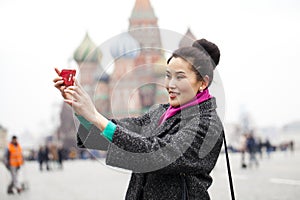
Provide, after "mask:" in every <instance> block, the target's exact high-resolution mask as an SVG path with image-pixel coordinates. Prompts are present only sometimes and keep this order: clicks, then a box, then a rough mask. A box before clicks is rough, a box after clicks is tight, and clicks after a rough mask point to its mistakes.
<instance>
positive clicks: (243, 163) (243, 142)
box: [240, 134, 247, 169]
mask: <svg viewBox="0 0 300 200" xmlns="http://www.w3.org/2000/svg"><path fill="white" fill-rule="evenodd" d="M246 151H247V135H246V134H243V135H242V137H241V140H240V152H241V168H243V169H245V168H247V164H246V159H245V156H246V155H245V154H246Z"/></svg>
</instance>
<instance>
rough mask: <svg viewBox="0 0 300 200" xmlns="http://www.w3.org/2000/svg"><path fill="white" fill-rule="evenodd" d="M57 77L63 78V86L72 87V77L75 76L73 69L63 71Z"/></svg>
mask: <svg viewBox="0 0 300 200" xmlns="http://www.w3.org/2000/svg"><path fill="white" fill-rule="evenodd" d="M59 75H60V76H61V77H62V78H63V80H64V85H65V86H71V85H74V81H73V77H74V76H75V75H76V70H75V69H63V70H61V72H60V74H59Z"/></svg>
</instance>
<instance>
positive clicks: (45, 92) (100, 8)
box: [0, 0, 300, 135]
mask: <svg viewBox="0 0 300 200" xmlns="http://www.w3.org/2000/svg"><path fill="white" fill-rule="evenodd" d="M134 3H135V0H123V1H120V0H109V1H96V0H95V1H93V0H84V1H83V0H80V1H71V0H64V1H61V0H52V1H38V0H27V1H21V0H0V25H1V31H0V91H1V103H0V124H1V125H3V126H5V127H6V128H8V129H9V132H10V134H21V133H26V132H28V133H29V132H32V133H33V134H34V135H45V134H49V132H51V131H53V130H54V129H55V125H57V119H58V117H59V116H58V111H59V108H60V105H61V103H62V99H61V97H60V95H59V94H58V92H57V91H56V90H55V89H54V87H53V83H52V79H53V77H55V73H54V71H53V67H55V66H58V67H59V68H64V67H66V66H67V65H68V59H69V58H71V57H72V54H73V52H74V50H75V49H76V48H77V47H78V45H79V44H80V43H81V41H82V39H83V37H84V35H85V32H86V31H88V32H89V35H90V37H91V38H92V39H93V40H94V42H95V43H96V44H98V45H101V44H102V43H103V42H105V41H106V40H108V39H110V38H111V37H113V36H115V35H117V34H119V33H121V32H122V31H126V30H127V28H128V18H129V17H130V14H131V11H132V9H133V6H134ZM151 4H152V6H153V8H154V11H155V14H156V16H157V17H158V18H159V21H158V24H159V26H160V27H161V28H163V29H168V30H172V31H175V32H178V33H182V34H184V33H185V31H186V29H187V27H188V26H189V27H191V30H192V32H193V33H194V35H195V36H196V37H198V38H206V39H208V40H211V41H213V42H215V43H216V44H217V45H218V46H219V48H220V50H221V60H220V64H219V66H218V72H219V73H220V76H221V78H222V80H223V85H224V88H225V94H226V113H225V115H226V118H225V121H227V122H237V121H238V118H239V114H240V109H241V108H243V109H246V110H247V111H248V112H249V113H250V114H251V116H252V118H253V120H254V122H255V124H256V125H257V126H269V125H275V126H282V125H284V124H286V123H288V122H291V121H295V120H300V103H299V102H300V94H299V89H298V87H299V72H300V70H299V68H300V61H299V53H300V50H299V48H300V26H299V24H300V2H299V1H297V0H251V1H240V0H227V1H224V0H210V1H202V0H201V1H199V0H197V1H196V0H194V1H193V0H185V1H179V0H175V1H174V0H152V1H151Z"/></svg>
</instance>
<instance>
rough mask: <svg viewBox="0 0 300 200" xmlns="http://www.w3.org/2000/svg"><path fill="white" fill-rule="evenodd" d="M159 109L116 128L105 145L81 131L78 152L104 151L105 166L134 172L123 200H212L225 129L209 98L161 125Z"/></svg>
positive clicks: (93, 130)
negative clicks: (211, 192) (212, 174)
mask: <svg viewBox="0 0 300 200" xmlns="http://www.w3.org/2000/svg"><path fill="white" fill-rule="evenodd" d="M168 106H169V105H168V104H163V105H159V106H156V107H155V108H152V109H150V111H149V112H147V113H146V114H145V115H143V116H141V117H138V118H125V119H121V120H112V121H113V122H114V123H115V124H117V128H116V131H115V133H114V136H113V141H112V142H111V143H109V142H108V141H107V140H106V139H104V138H103V137H102V136H101V135H100V130H99V129H97V128H96V127H95V126H93V127H92V128H91V130H90V131H89V132H88V131H87V130H86V129H85V128H84V127H83V126H81V125H80V127H79V129H78V133H77V141H78V146H79V147H81V148H91V149H98V150H107V157H106V163H107V164H108V165H111V166H115V167H120V168H124V169H128V170H132V175H131V179H130V183H129V186H128V190H127V193H126V199H127V200H160V199H161V200H166V199H171V200H177V199H188V200H194V199H197V200H199V199H210V198H209V194H208V192H207V189H208V187H209V186H210V185H211V183H212V178H211V177H210V175H209V174H210V172H211V170H212V169H213V168H214V166H215V164H216V161H217V158H218V156H219V153H220V150H221V146H222V134H223V126H222V123H221V121H220V119H219V117H218V115H217V112H216V100H215V98H211V99H209V100H207V101H204V102H202V103H200V104H199V105H195V106H192V107H189V108H186V109H184V110H182V111H181V112H179V113H177V114H175V115H174V116H172V117H171V118H169V119H167V121H165V122H164V123H163V124H161V125H158V121H159V119H160V117H161V115H162V114H163V113H164V112H165V111H166V109H167V108H168Z"/></svg>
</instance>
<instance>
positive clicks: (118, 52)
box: [110, 32, 140, 59]
mask: <svg viewBox="0 0 300 200" xmlns="http://www.w3.org/2000/svg"><path fill="white" fill-rule="evenodd" d="M110 53H111V55H112V57H113V58H115V59H117V58H119V57H123V58H128V59H135V58H136V57H137V56H138V55H139V53H140V45H139V43H138V41H137V40H135V39H134V38H133V37H132V36H131V35H130V34H129V33H127V32H124V33H121V34H120V35H118V36H116V37H115V38H114V39H113V41H112V44H111V46H110Z"/></svg>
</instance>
